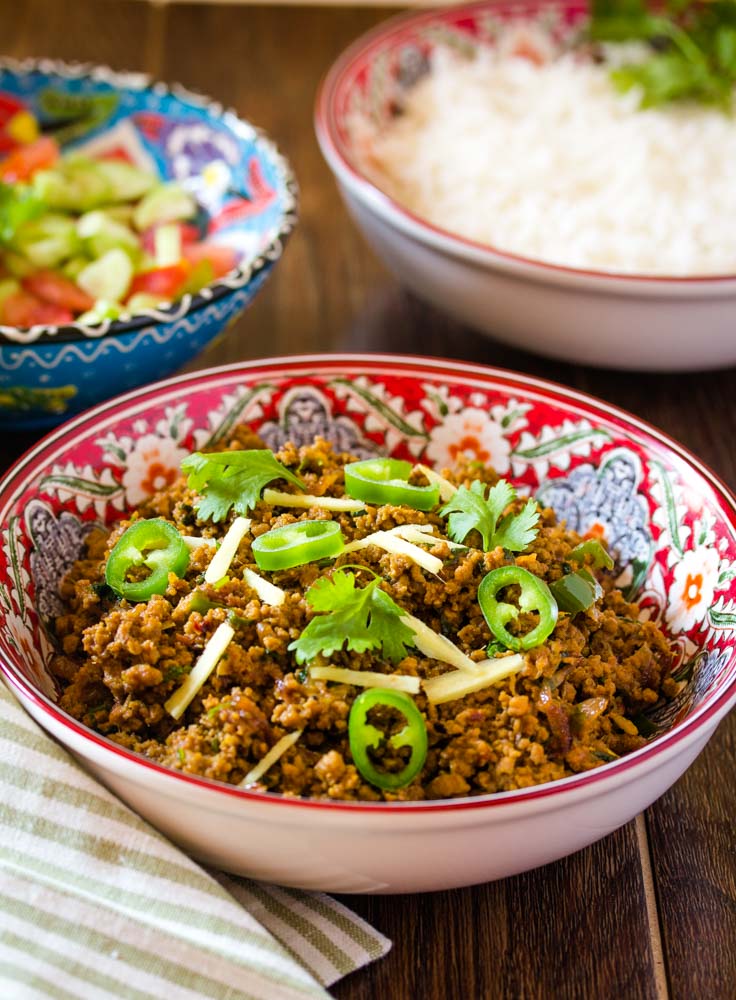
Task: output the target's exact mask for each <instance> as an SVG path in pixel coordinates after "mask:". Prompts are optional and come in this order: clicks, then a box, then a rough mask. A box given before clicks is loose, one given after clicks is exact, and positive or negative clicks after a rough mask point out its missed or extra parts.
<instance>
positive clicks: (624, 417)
mask: <svg viewBox="0 0 736 1000" xmlns="http://www.w3.org/2000/svg"><path fill="white" fill-rule="evenodd" d="M346 365H347V366H354V367H356V368H357V367H358V366H360V367H365V366H368V368H369V370H373V371H375V370H377V369H380V368H381V366H383V369H384V371H386V372H390V373H393V374H396V373H400V372H401V371H402V369H413V370H417V369H418V368H420V369H423V370H425V371H427V372H428V373H429V372H431V373H432V374H440V373H441V374H444V375H445V376H447V375H452V376H454V377H457V378H461V377H463V376H467V377H475V378H481V379H485V380H492V379H495V380H496V381H502V382H504V383H505V384H506V385H508V386H509V387H510V388H513V387H516V388H518V389H526V390H529V389H532V390H534V391H536V392H537V393H539V394H540V395H542V396H543V397H546V398H548V399H550V398H551V399H557V400H558V401H560V400H561V401H563V402H564V401H567V402H570V403H575V404H576V405H577V406H584V407H585V408H586V409H587V410H588V411H590V412H592V414H593V415H595V414H605V415H606V416H607V418H608V419H611V418H613V419H614V420H616V421H618V422H619V423H621V424H622V425H623V427H624V428H632V427H633V428H636V429H637V430H639V431H642V432H644V433H645V434H647V435H649V436H650V437H652V438H654V440H655V441H656V442H657V443H658V444H659V445H661V446H664V448H666V449H668V450H669V451H670V452H671V453H672V454H673V455H674V456H675V457H677V458H678V459H680V460H682V461H684V463H685V464H686V465H687V466H688V467H689V468H690V469H691V470H692V471H695V472H696V473H698V474H699V475H700V476H701V477H702V478H703V479H704V480H705V481H706V483H707V484H708V485H709V486H710V487H711V488H712V489H713V491H714V494H715V499H716V500H717V501H718V504H719V506H720V508H721V511H722V513H723V514H724V515H725V516H726V517H727V519H728V520H729V521H730V523H731V525H732V527H733V528H734V531H735V532H736V496H734V494H733V493H732V492H731V490H730V489H729V487H728V486H727V485H726V484H725V483H724V482H723V480H722V479H721V478H720V477H719V476H718V475H717V474H716V473H715V472H713V471H712V470H711V469H710V468H709V467H708V466H707V465H705V463H703V462H702V461H701V460H700V459H699V458H697V456H696V455H694V454H693V453H692V452H691V451H689V449H687V448H685V447H684V446H683V445H681V444H679V443H678V442H677V441H675V440H674V439H673V438H671V437H669V435H667V434H665V433H664V432H663V431H660V430H659V429H658V428H656V427H654V426H653V425H652V424H649V423H648V422H647V421H644V420H641V419H640V418H639V417H636V416H634V414H631V413H629V412H628V411H626V410H624V409H621V408H620V407H617V406H614V405H612V404H609V403H607V402H605V401H604V400H601V399H598V398H596V397H594V396H591V395H589V394H588V393H584V392H580V391H579V390H577V389H573V388H571V387H568V386H564V385H561V384H560V383H556V382H553V381H551V380H549V379H543V378H539V377H537V376H531V375H525V374H523V373H520V372H513V371H510V370H507V369H503V368H497V367H492V366H489V365H483V364H476V363H471V362H463V361H454V360H446V359H439V358H431V357H426V356H422V355H403V354H361V353H355V354H351V353H340V354H328V355H325V354H303V355H293V356H289V357H282V358H258V359H254V360H251V361H243V362H236V363H234V364H228V365H221V366H217V367H213V368H205V369H200V370H198V371H194V372H190V373H186V374H183V375H174V376H172V377H171V378H168V379H163V380H161V381H158V382H154V383H151V384H149V385H147V386H144V387H143V388H142V389H137V390H135V389H134V390H131V391H130V392H127V393H124V394H122V395H119V396H115V397H113V398H112V399H110V400H107V401H105V402H103V403H100V404H98V405H97V406H95V407H93V408H91V409H89V410H86V411H85V412H83V413H81V414H79V415H77V416H76V417H73V418H71V419H70V420H69V421H67V422H65V423H64V424H62V425H61V426H59V427H58V428H56V429H55V430H53V431H51V432H50V433H48V434H46V435H44V436H43V437H41V438H40V439H39V440H38V441H37V442H36V443H35V444H34V445H32V446H31V448H29V449H28V450H27V451H26V452H25V453H24V454H23V455H21V456H20V457H19V458H18V459H17V460H16V461H15V462H14V463H13V465H12V466H11V467H10V468H9V469H8V471H7V472H6V474H5V475H4V476H3V477H2V479H1V480H0V504H3V503H4V502H5V494H6V493H7V492H8V491H10V490H11V489H12V488H13V481H14V479H15V478H16V477H18V476H20V475H22V474H23V473H24V469H25V466H26V465H29V464H30V465H31V467H33V465H35V464H38V462H39V460H40V456H41V455H42V454H43V452H44V451H46V450H48V449H49V448H50V447H51V446H59V445H63V444H64V439H69V438H71V437H72V435H73V434H74V433H75V432H76V431H79V430H81V429H83V425H85V424H95V423H96V422H98V421H99V420H100V418H103V417H104V416H105V415H111V412H112V411H114V410H116V409H122V408H124V407H125V406H127V405H128V404H130V403H133V402H136V401H138V402H140V401H141V397H144V398H146V397H148V398H149V399H150V401H151V402H154V400H155V399H157V398H159V397H161V396H165V395H166V393H167V392H170V391H172V390H177V391H178V392H179V395H181V391H180V390H181V389H182V387H185V386H187V385H191V384H192V383H197V382H212V383H215V382H216V381H217V380H218V379H219V378H223V377H224V378H225V379H228V378H231V377H232V376H233V375H236V374H249V373H254V372H257V371H259V370H261V369H268V370H269V371H278V372H279V374H286V375H288V374H291V375H294V376H296V375H298V374H302V375H307V374H310V373H312V374H313V373H315V372H323V371H325V370H328V369H332V368H334V369H339V368H342V367H345V366H346ZM0 674H2V675H4V677H5V679H6V680H7V681H8V682H9V684H10V686H11V687H12V688H14V689H15V690H16V692H17V693H18V694H19V695H20V696H21V698H25V699H27V700H28V701H30V702H31V703H32V704H33V705H34V706H35V707H36V709H37V710H39V711H40V712H41V713H42V714H44V715H46V716H49V717H50V718H51V719H52V720H53V721H54V722H55V723H57V724H59V725H61V726H62V727H64V728H65V729H68V730H70V731H71V732H72V733H73V734H74V735H75V736H77V737H79V738H81V739H82V740H83V741H85V742H86V743H87V744H89V745H90V746H91V748H92V751H94V750H97V751H98V752H102V753H105V754H106V753H109V752H112V754H113V756H114V757H117V758H118V759H119V760H120V761H122V762H127V763H128V764H131V765H133V766H134V767H135V766H136V765H138V766H142V767H143V768H144V769H145V770H148V771H149V772H151V773H153V775H154V778H155V777H158V778H160V779H161V780H162V781H164V782H167V779H170V780H171V781H173V782H175V783H176V782H180V783H181V782H183V785H182V784H179V785H178V786H177V787H179V788H181V789H182V790H183V791H185V790H186V789H187V788H189V789H191V790H193V791H195V793H196V790H199V791H200V792H205V793H206V792H210V793H213V794H214V793H218V792H220V793H223V794H225V795H227V796H229V797H234V798H235V799H241V800H242V801H246V802H250V803H253V804H254V805H255V804H259V803H260V804H263V803H269V804H270V805H269V807H270V806H271V805H272V806H274V807H278V808H283V809H289V808H291V809H293V810H295V809H301V810H304V809H310V810H322V811H325V810H327V811H331V812H337V813H340V812H347V813H351V812H363V813H365V814H366V815H368V814H372V813H391V814H394V813H396V814H401V815H405V816H406V815H414V814H416V813H417V812H433V813H438V812H443V813H450V812H458V811H466V810H474V809H488V808H495V809H497V808H501V807H503V806H512V805H520V804H523V803H531V802H539V801H540V800H546V801H547V803H551V804H552V805H554V801H555V799H556V797H557V796H559V795H562V794H564V793H565V792H566V791H568V790H569V791H574V790H576V789H589V790H592V791H595V789H596V787H598V786H600V783H601V782H606V781H607V780H609V779H615V778H617V777H618V776H619V775H621V774H623V773H624V772H627V771H630V770H631V769H632V768H638V767H639V766H640V765H642V764H643V765H646V764H648V763H651V762H652V761H653V760H654V759H655V758H656V757H659V756H661V755H662V754H663V753H665V752H666V751H671V750H672V748H673V747H676V746H677V745H678V744H679V743H681V742H682V741H683V740H688V739H696V738H697V737H698V735H699V734H701V735H702V733H703V732H705V733H706V734H707V733H708V729H709V726H708V723H709V722H710V721H711V720H713V719H714V717H715V722H717V721H718V719H719V718H720V717H721V715H723V714H725V712H726V711H727V710H728V709H729V708H730V707H731V705H733V703H734V702H736V674H734V677H733V678H732V679H731V681H730V682H729V684H727V685H725V686H724V688H723V690H722V691H720V692H719V693H717V694H716V695H715V696H713V697H712V699H711V701H710V702H709V703H707V704H705V705H704V707H703V708H701V709H699V710H696V711H695V712H694V713H693V714H692V715H690V716H688V717H687V718H685V719H684V720H682V721H681V722H679V723H678V724H677V725H676V726H674V727H673V728H672V729H671V730H669V731H668V732H666V733H664V734H662V736H660V737H657V738H656V739H655V740H653V741H652V742H651V743H649V744H647V745H646V746H644V747H642V748H640V749H639V750H636V751H634V752H633V753H631V754H628V755H626V756H625V757H621V758H619V759H618V760H616V761H613V762H611V763H608V764H603V765H601V767H598V768H595V769H594V770H592V771H586V772H582V773H581V774H577V775H571V776H569V777H567V778H561V779H558V780H557V781H551V782H546V783H545V784H542V785H534V786H531V787H529V788H523V789H515V790H512V791H506V792H494V793H491V794H487V795H477V796H466V797H464V798H460V799H440V800H422V801H418V802H390V803H387V802H345V801H332V800H323V799H297V798H289V797H285V796H281V795H279V794H277V793H271V792H255V791H251V790H249V789H246V788H240V787H238V786H234V785H228V784H227V783H225V782H219V781H216V780H214V779H210V778H204V777H200V776H198V775H191V774H185V773H183V772H181V771H176V770H173V769H171V768H167V767H164V766H163V765H162V764H158V763H156V762H155V761H153V760H149V759H148V758H146V757H144V756H143V755H142V754H138V753H135V752H134V751H132V750H128V749H126V748H125V747H122V746H120V745H119V744H117V743H114V742H113V741H111V740H108V739H107V738H106V737H104V736H102V735H101V734H99V733H96V732H94V730H91V729H88V728H87V727H86V726H83V725H82V724H81V723H80V722H78V721H77V720H76V719H74V718H73V717H72V716H70V715H67V713H66V712H64V711H63V710H61V709H60V708H59V707H58V705H56V703H55V702H53V701H52V700H51V699H50V698H48V697H47V696H46V695H44V694H43V693H42V692H40V691H39V690H38V689H37V688H36V687H35V686H34V685H33V684H32V683H31V682H30V681H29V680H28V679H27V678H26V677H25V676H24V675H23V674H22V673H20V671H19V670H18V669H17V668H16V667H15V666H14V664H12V663H10V662H9V661H7V660H6V659H5V658H4V657H3V656H0ZM713 724H715V723H713Z"/></svg>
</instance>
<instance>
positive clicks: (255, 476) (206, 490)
mask: <svg viewBox="0 0 736 1000" xmlns="http://www.w3.org/2000/svg"><path fill="white" fill-rule="evenodd" d="M181 467H182V469H183V470H184V472H186V473H188V476H189V478H188V480H187V483H188V485H189V488H190V489H192V490H196V491H197V492H198V493H199V494H200V499H199V501H198V502H197V504H196V507H197V513H198V515H199V517H200V518H201V519H202V520H203V521H206V520H207V519H208V518H212V520H213V521H224V520H225V518H226V517H227V515H228V514H229V512H230V509H231V508H234V509H235V511H236V513H238V514H247V513H248V511H249V510H252V509H253V507H255V505H256V504H257V503H258V501H259V500H260V498H261V490H262V489H263V487H264V486H267V485H268V484H269V483H272V482H273V481H274V479H286V480H287V481H288V482H290V483H293V484H294V485H295V486H298V487H299V489H300V490H304V489H305V486H304V483H303V482H302V481H301V479H299V478H298V477H297V476H295V475H294V473H293V472H291V471H290V470H289V469H287V468H286V466H285V465H282V464H281V462H279V461H278V459H277V458H275V456H274V454H273V452H271V451H268V450H267V449H266V448H254V449H251V450H249V451H216V452H208V453H207V454H203V453H202V452H200V451H195V452H194V453H193V454H192V455H187V457H186V458H185V459H184V461H183V462H182V463H181Z"/></svg>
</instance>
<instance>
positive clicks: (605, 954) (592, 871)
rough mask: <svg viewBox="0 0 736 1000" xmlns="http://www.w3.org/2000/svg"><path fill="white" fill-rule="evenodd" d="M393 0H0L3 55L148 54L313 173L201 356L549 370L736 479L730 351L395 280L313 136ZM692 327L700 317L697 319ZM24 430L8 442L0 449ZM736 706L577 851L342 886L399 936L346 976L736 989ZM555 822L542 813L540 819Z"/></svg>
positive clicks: (421, 991)
mask: <svg viewBox="0 0 736 1000" xmlns="http://www.w3.org/2000/svg"><path fill="white" fill-rule="evenodd" d="M390 13H392V11H390V10H388V9H376V8H368V9H366V8H363V9H360V8H355V7H336V8H308V7H283V6H277V7H270V8H269V7H257V6H256V7H252V6H234V5H232V4H227V5H222V6H218V5H211V4H208V5H207V6H203V5H197V4H183V5H173V6H154V5H149V4H146V3H142V2H135V0H70V2H62V0H0V23H1V24H2V41H0V48H1V49H2V51H3V52H4V54H9V55H14V56H30V55H36V56H53V57H59V58H64V59H68V60H81V61H95V62H101V63H106V64H109V65H111V66H113V67H115V68H118V69H140V70H146V71H148V72H149V73H151V74H154V75H155V76H157V77H160V78H162V79H165V80H170V81H179V82H181V83H183V84H184V85H186V86H188V87H191V88H193V89H196V90H201V91H203V92H205V93H208V94H210V95H211V96H213V97H215V98H217V99H219V100H221V101H223V102H224V103H226V104H228V105H232V106H234V107H235V108H236V109H237V110H238V111H239V112H240V113H242V114H243V115H245V116H246V117H248V118H249V119H250V120H252V121H253V122H255V123H257V124H258V125H260V126H262V127H263V128H265V129H266V130H267V131H268V132H270V133H271V135H272V136H273V137H274V138H275V140H276V141H277V143H278V145H279V146H280V148H281V149H282V150H283V151H284V153H285V154H286V155H287V156H288V158H289V159H290V160H291V162H292V165H293V167H294V169H295V171H296V174H297V177H298V178H299V182H300V186H301V212H300V216H301V218H300V223H299V226H298V228H297V231H296V233H295V234H294V235H293V236H292V239H291V242H290V244H289V246H288V248H287V252H286V255H285V257H284V260H283V261H282V262H281V263H280V264H279V266H278V268H276V271H275V273H274V275H273V277H272V278H271V279H270V281H269V282H268V283H267V285H266V287H265V289H264V290H263V292H262V293H261V294H260V295H259V297H258V298H257V299H256V302H255V303H254V305H253V306H252V307H251V309H250V310H249V311H248V312H247V313H246V314H245V315H244V316H243V317H242V318H241V319H240V320H239V321H238V323H237V324H236V325H235V326H234V327H233V328H232V330H231V331H230V333H229V334H228V336H227V337H226V338H225V339H224V340H223V341H222V342H221V343H219V344H217V345H216V346H215V347H213V348H211V349H210V350H209V351H207V352H205V354H204V355H202V356H201V357H200V358H199V359H198V360H197V362H196V363H195V364H194V365H193V366H191V367H203V366H207V365H212V364H219V363H223V362H229V361H238V360H243V359H248V358H258V357H265V356H271V355H284V354H294V353H301V352H308V351H325V352H335V351H344V350H350V351H371V352H373V351H399V352H404V353H416V354H429V355H434V356H440V357H452V358H459V359H463V360H472V361H478V362H484V363H488V364H493V365H500V366H502V367H507V368H511V369H515V370H517V371H521V372H528V373H530V374H533V375H541V376H546V377H548V378H551V379H554V380H555V381H558V382H561V383H563V384H565V385H569V386H573V387H575V388H578V389H581V390H584V391H586V392H589V393H593V394H594V395H596V396H600V397H602V398H603V399H605V400H607V401H608V402H611V403H614V404H616V405H618V406H622V407H624V408H625V409H627V410H630V411H631V412H633V413H635V414H636V415H637V416H639V417H642V418H644V419H646V420H648V421H650V422H651V423H653V424H655V425H656V426H658V427H660V428H662V429H664V430H665V431H667V432H668V433H669V434H671V435H673V436H674V437H676V438H678V439H679V440H680V441H681V442H682V443H683V444H684V445H686V446H687V447H688V448H690V449H692V450H693V451H694V452H696V453H697V454H698V455H699V456H700V457H701V458H702V459H703V460H704V461H705V462H706V463H708V464H709V465H710V466H711V467H712V468H713V469H714V470H715V471H716V472H717V473H718V474H719V475H720V476H721V477H722V478H723V479H724V480H725V481H726V483H728V484H729V485H730V486H731V487H736V447H735V446H734V441H735V440H736V433H735V432H736V370H733V369H732V370H728V371H721V372H717V373H711V374H702V373H701V374H697V373H694V374H680V375H658V376H652V375H637V374H630V373H620V372H606V371H596V370H593V369H588V368H582V367H575V366H572V365H568V364H563V363H558V362H552V361H547V360H544V359H540V358H537V357H534V356H532V355H529V354H526V353H522V352H520V351H515V350H512V349H510V348H508V347H504V346H502V345H500V344H498V343H495V342H493V341H492V340H490V339H487V338H485V337H482V336H480V335H478V334H476V333H473V332H472V331H470V330H467V329H464V328H462V327H460V326H458V325H457V324H455V323H454V322H452V321H451V320H449V319H447V318H445V317H444V316H442V315H440V314H439V313H438V312H436V311H434V310H432V309H430V308H429V307H427V306H424V305H422V304H421V303H419V302H418V301H417V300H415V299H414V298H412V297H411V296H410V295H409V294H407V293H406V292H404V291H402V289H401V288H400V287H399V286H398V284H397V283H396V281H395V280H394V279H393V278H392V277H390V276H389V275H388V274H387V272H386V271H385V270H384V269H383V267H382V266H381V265H380V263H379V262H378V261H377V260H376V258H375V257H374V256H373V254H372V253H371V251H370V250H369V249H368V247H367V246H366V244H365V243H364V242H363V240H362V238H361V236H360V235H359V233H358V232H357V230H356V228H355V226H354V225H353V224H352V222H351V221H350V219H349V218H348V216H347V214H346V212H345V210H344V209H343V207H342V204H341V202H340V200H339V196H338V193H337V190H336V188H335V185H334V183H333V180H332V176H331V174H330V173H329V171H328V169H327V167H326V165H325V163H324V162H323V160H322V157H321V154H320V152H319V149H318V147H317V143H316V141H315V138H314V132H313V128H312V105H313V100H314V94H315V90H316V87H317V84H318V81H319V79H320V77H321V75H322V74H323V73H324V71H325V70H326V69H327V67H328V66H329V65H330V63H331V61H332V60H333V59H334V58H335V56H336V55H337V54H338V53H339V52H340V51H341V49H343V47H344V46H345V45H346V44H347V43H348V42H350V41H351V40H352V39H353V38H355V37H356V36H357V35H358V34H360V33H361V32H362V31H364V30H365V29H366V28H368V27H370V26H372V25H373V24H375V23H377V22H379V21H380V20H382V19H384V18H385V17H387V16H388V15H389V14H390ZM693 336H697V331H696V330H694V331H693ZM30 443H31V440H30V438H29V436H28V435H19V436H17V437H16V438H15V439H14V440H12V441H10V442H7V441H6V442H4V443H3V444H2V450H1V451H0V465H2V466H3V467H4V466H5V465H6V464H7V462H8V460H9V459H10V458H11V457H12V456H13V454H16V453H19V452H20V450H21V449H23V448H24V447H25V446H27V445H28V444H30ZM735 764H736V715H733V716H731V718H730V719H728V720H726V721H725V722H724V723H723V724H722V725H721V727H720V729H719V730H718V732H717V733H716V735H715V736H714V737H713V739H712V740H711V742H710V744H709V745H708V747H706V749H705V751H704V752H703V754H702V755H701V756H700V758H699V759H698V760H697V761H696V762H695V764H694V765H693V766H692V767H691V769H690V770H689V771H688V772H687V774H686V775H685V776H684V777H683V778H682V779H681V780H680V781H679V783H678V784H677V785H676V786H675V787H674V788H673V789H671V790H670V791H669V792H668V793H667V794H666V795H665V796H664V797H663V798H662V799H660V800H659V801H658V802H657V803H656V804H655V805H654V806H653V807H652V808H651V809H649V810H648V811H647V813H646V815H645V816H640V817H639V818H638V819H637V820H636V821H634V822H632V823H630V824H629V825H628V826H626V827H624V828H623V829H621V830H619V831H618V832H616V833H615V834H613V835H612V836H610V837H608V838H606V839H605V840H603V841H601V842H599V843H597V844H595V845H593V846H592V847H590V848H588V849H587V850H585V851H582V852H580V853H578V854H576V855H574V856H572V857H570V858H567V859H565V860H563V861H560V862H557V863H555V864H551V865H548V866H547V867H545V868H543V869H540V870H537V871H534V872H529V873H527V874H524V875H520V876H517V877H515V878H510V879H506V880H505V881H502V882H497V883H492V884H490V885H483V886H478V887H475V888H472V889H463V890H458V891H453V892H442V893H434V894H428V895H422V896H401V897H350V898H346V900H345V902H347V903H348V905H350V906H352V907H353V908H354V909H356V910H357V911H359V912H360V913H361V914H363V915H364V916H365V917H366V918H367V919H368V920H369V921H371V922H372V923H373V924H374V925H375V926H376V927H377V928H379V929H380V930H381V931H383V932H384V933H385V934H387V935H388V936H389V937H391V938H392V939H393V942H394V946H393V949H392V951H391V953H390V954H389V955H388V956H387V957H386V958H385V959H383V960H382V961H379V962H377V963H375V964H374V965H372V966H370V967H368V968H366V969H363V970H361V971H359V972H357V973H354V974H353V975H352V976H349V977H348V978H347V979H345V980H343V981H342V982H340V983H339V984H338V985H337V986H336V987H334V988H333V994H334V996H336V997H339V998H351V1000H377V998H381V1000H414V998H430V1000H431V998H450V1000H456V998H457V1000H460V998H463V1000H465V998H467V1000H474V998H496V997H498V998H506V997H508V998H517V997H518V998H543V1000H548V998H554V1000H560V998H579V1000H598V998H608V997H611V998H613V997H616V998H622V1000H635V998H647V1000H648V998H662V997H668V996H669V997H673V998H678V1000H691V998H694V997H697V998H699V1000H710V998H717V1000H721V998H723V1000H730V998H734V997H736V850H735V840H734V825H735V824H736V781H735V780H734V765H735ZM540 835H541V836H543V835H544V832H543V831H540Z"/></svg>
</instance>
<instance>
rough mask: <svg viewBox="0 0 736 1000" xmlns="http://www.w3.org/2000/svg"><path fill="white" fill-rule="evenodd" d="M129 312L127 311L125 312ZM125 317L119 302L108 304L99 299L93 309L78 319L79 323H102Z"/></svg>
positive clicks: (104, 300)
mask: <svg viewBox="0 0 736 1000" xmlns="http://www.w3.org/2000/svg"><path fill="white" fill-rule="evenodd" d="M125 311H126V312H127V310H125ZM122 315H123V309H122V307H121V306H120V305H119V303H117V302H108V301H107V300H106V299H98V300H97V301H96V302H95V304H94V305H93V306H92V308H91V309H88V310H87V312H86V313H82V315H81V316H79V317H77V322H78V323H87V324H89V323H102V322H103V320H106V319H119V318H120V317H121V316H122Z"/></svg>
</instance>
